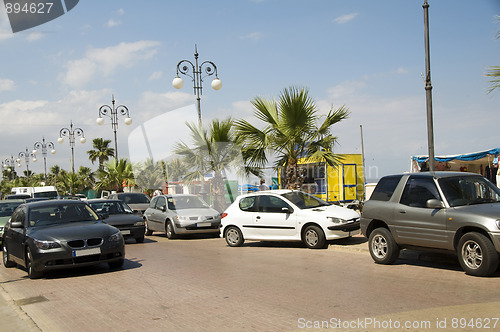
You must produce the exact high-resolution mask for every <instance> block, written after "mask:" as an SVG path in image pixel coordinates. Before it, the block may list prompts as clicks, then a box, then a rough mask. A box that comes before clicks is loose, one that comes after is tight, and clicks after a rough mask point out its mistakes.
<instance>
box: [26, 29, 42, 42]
mask: <svg viewBox="0 0 500 332" xmlns="http://www.w3.org/2000/svg"><path fill="white" fill-rule="evenodd" d="M42 38H43V33H42V32H40V31H35V32H31V33H29V34H28V36H27V37H26V39H27V40H28V41H30V42H32V41H37V40H40V39H42Z"/></svg>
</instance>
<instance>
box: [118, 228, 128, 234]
mask: <svg viewBox="0 0 500 332" xmlns="http://www.w3.org/2000/svg"><path fill="white" fill-rule="evenodd" d="M120 233H122V235H130V229H124V230H122V231H120Z"/></svg>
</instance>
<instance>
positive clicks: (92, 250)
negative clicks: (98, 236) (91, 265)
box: [73, 248, 101, 257]
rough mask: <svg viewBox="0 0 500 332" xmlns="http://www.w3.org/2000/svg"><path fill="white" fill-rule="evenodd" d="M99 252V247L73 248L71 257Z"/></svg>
mask: <svg viewBox="0 0 500 332" xmlns="http://www.w3.org/2000/svg"><path fill="white" fill-rule="evenodd" d="M100 253H101V248H90V249H82V250H73V257H81V256H89V255H97V254H100Z"/></svg>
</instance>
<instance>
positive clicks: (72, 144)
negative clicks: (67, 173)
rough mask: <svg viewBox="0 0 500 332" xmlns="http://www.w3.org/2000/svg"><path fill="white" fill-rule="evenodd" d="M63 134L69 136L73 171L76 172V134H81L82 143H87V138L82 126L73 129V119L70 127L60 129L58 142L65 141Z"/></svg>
mask: <svg viewBox="0 0 500 332" xmlns="http://www.w3.org/2000/svg"><path fill="white" fill-rule="evenodd" d="M63 136H68V138H69V146H70V148H71V171H72V172H73V173H75V136H81V138H80V143H85V142H86V141H87V139H86V138H85V135H84V133H83V129H82V128H75V129H73V121H71V123H70V125H69V129H68V128H62V129H61V130H60V131H59V138H58V139H57V142H58V143H62V142H64V138H63Z"/></svg>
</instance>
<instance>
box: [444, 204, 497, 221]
mask: <svg viewBox="0 0 500 332" xmlns="http://www.w3.org/2000/svg"><path fill="white" fill-rule="evenodd" d="M450 210H451V211H450ZM450 210H448V211H449V212H448V213H450V212H451V213H458V214H460V215H463V214H471V215H475V216H483V217H490V218H493V219H500V203H483V204H473V205H464V206H456V207H453V208H451V209H450Z"/></svg>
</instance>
